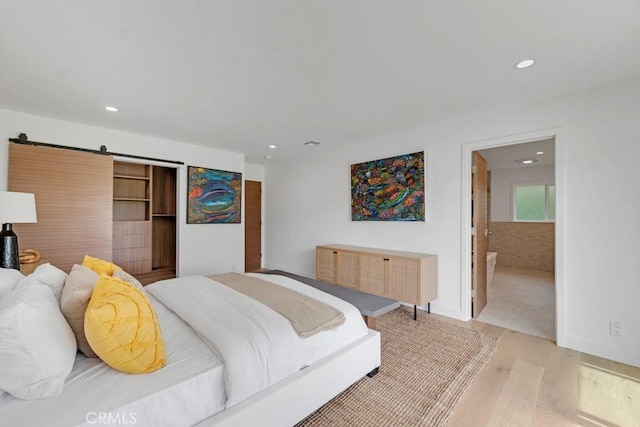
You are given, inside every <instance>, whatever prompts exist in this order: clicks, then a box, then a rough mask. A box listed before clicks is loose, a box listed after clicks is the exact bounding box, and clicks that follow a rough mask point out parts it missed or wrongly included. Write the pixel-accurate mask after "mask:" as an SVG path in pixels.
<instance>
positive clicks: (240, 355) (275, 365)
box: [146, 276, 304, 408]
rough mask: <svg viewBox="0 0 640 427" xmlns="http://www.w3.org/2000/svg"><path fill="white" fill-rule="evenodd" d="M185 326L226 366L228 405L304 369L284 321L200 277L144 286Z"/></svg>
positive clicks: (300, 353) (298, 347) (295, 340)
mask: <svg viewBox="0 0 640 427" xmlns="http://www.w3.org/2000/svg"><path fill="white" fill-rule="evenodd" d="M146 290H147V292H149V293H150V294H152V295H153V296H154V297H156V298H157V299H158V300H160V301H161V302H162V303H163V304H164V305H166V306H167V307H168V308H169V309H171V310H172V311H173V312H175V313H176V314H177V315H178V316H180V317H181V318H182V319H183V320H184V321H185V322H187V323H188V324H189V325H190V326H191V327H192V328H193V329H194V330H195V331H196V333H197V334H198V335H199V336H200V337H201V339H202V340H203V341H205V343H207V345H208V346H209V347H210V348H211V349H212V350H213V351H214V352H215V353H216V354H217V355H218V357H219V358H220V359H221V360H222V361H223V363H224V378H225V388H226V393H227V401H226V405H225V406H226V407H227V408H228V407H231V406H233V405H235V404H237V403H238V402H241V401H242V400H244V399H246V398H247V397H249V396H251V395H253V394H255V393H257V392H259V391H261V390H263V389H265V388H267V387H269V386H270V385H272V384H275V383H276V382H278V381H280V380H281V379H283V378H285V377H287V376H289V375H291V374H293V373H295V372H297V371H298V370H300V369H301V368H302V367H303V366H304V357H303V351H302V347H301V343H300V339H299V338H298V336H297V334H296V333H295V331H294V330H293V327H292V326H291V324H290V323H289V321H288V320H286V319H285V318H284V317H282V316H280V315H279V314H278V313H276V312H275V311H273V310H271V309H270V308H268V307H266V306H264V305H262V304H260V303H259V302H256V301H254V300H253V299H251V298H249V297H247V296H245V295H243V294H241V293H239V292H236V291H234V290H232V289H230V288H228V287H226V286H224V285H222V284H219V283H217V282H215V281H213V280H211V279H208V278H206V277H204V276H190V277H183V278H180V279H172V280H165V281H162V282H157V283H155V284H154V285H152V286H148V287H147V288H146Z"/></svg>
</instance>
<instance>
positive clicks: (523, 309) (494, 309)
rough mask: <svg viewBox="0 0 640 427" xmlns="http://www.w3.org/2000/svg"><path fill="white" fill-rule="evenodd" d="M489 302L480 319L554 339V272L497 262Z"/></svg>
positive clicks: (489, 292)
mask: <svg viewBox="0 0 640 427" xmlns="http://www.w3.org/2000/svg"><path fill="white" fill-rule="evenodd" d="M487 296H488V302H487V306H486V307H485V308H484V310H482V313H480V316H479V317H478V319H477V320H480V321H482V322H485V323H489V324H492V325H496V326H502V327H503V328H508V329H513V330H515V331H519V332H524V333H527V334H531V335H535V336H538V337H542V338H549V339H551V340H555V337H556V333H555V330H556V310H555V301H556V296H555V282H554V277H553V273H547V272H540V271H529V270H516V269H510V268H509V269H507V268H500V267H499V266H496V269H495V272H494V273H493V281H492V282H491V284H490V285H489V288H488V292H487Z"/></svg>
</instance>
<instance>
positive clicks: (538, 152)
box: [536, 151, 544, 155]
mask: <svg viewBox="0 0 640 427" xmlns="http://www.w3.org/2000/svg"><path fill="white" fill-rule="evenodd" d="M536 154H537V155H540V154H544V151H537V152H536Z"/></svg>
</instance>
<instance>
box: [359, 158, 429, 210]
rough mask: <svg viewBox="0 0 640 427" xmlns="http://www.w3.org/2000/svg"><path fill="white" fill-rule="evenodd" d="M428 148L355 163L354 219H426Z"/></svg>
mask: <svg viewBox="0 0 640 427" xmlns="http://www.w3.org/2000/svg"><path fill="white" fill-rule="evenodd" d="M424 189H425V185H424V151H420V152H417V153H410V154H403V155H400V156H395V157H388V158H385V159H379V160H373V161H369V162H364V163H356V164H353V165H351V220H352V221H424V220H425V190H424Z"/></svg>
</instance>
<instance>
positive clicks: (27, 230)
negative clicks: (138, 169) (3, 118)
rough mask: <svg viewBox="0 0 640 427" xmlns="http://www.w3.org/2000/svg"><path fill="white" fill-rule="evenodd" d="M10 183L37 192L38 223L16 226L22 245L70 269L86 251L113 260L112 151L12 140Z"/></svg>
mask: <svg viewBox="0 0 640 427" xmlns="http://www.w3.org/2000/svg"><path fill="white" fill-rule="evenodd" d="M8 188H9V191H20V192H26V193H34V194H35V199H36V211H37V216H38V222H37V223H35V224H15V225H14V230H15V232H16V234H17V235H18V244H19V247H20V249H21V250H24V249H35V250H37V251H39V252H40V254H41V255H42V259H43V260H45V261H48V262H50V263H51V264H53V265H55V266H57V267H58V268H60V269H62V270H64V271H66V272H69V271H70V270H71V267H72V266H73V264H80V263H82V258H83V257H84V255H85V254H88V255H91V256H94V257H97V258H101V259H105V260H110V259H111V242H112V224H113V223H112V221H113V207H112V198H113V158H112V157H111V156H105V155H99V154H92V153H83V152H79V151H71V150H64V149H59V148H50V147H42V146H30V145H20V144H9V186H8Z"/></svg>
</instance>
